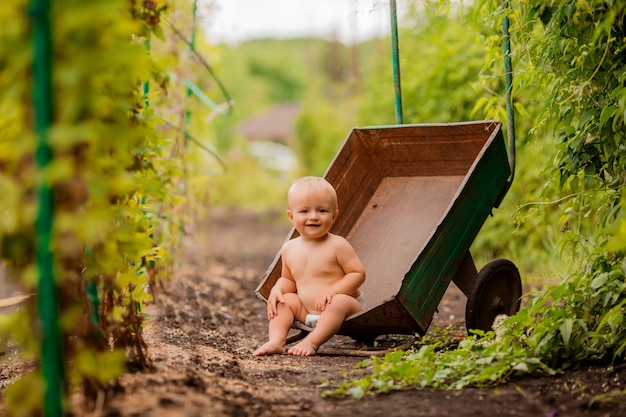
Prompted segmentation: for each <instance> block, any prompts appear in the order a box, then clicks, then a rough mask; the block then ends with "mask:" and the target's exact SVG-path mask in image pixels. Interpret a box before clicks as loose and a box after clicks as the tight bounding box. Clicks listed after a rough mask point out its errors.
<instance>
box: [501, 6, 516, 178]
mask: <svg viewBox="0 0 626 417" xmlns="http://www.w3.org/2000/svg"><path fill="white" fill-rule="evenodd" d="M504 7H509V2H508V1H506V0H505V1H504ZM504 13H505V15H504V18H503V19H502V33H503V35H504V45H503V48H504V89H505V99H506V121H507V137H508V146H507V153H508V157H509V167H511V176H510V177H509V179H508V183H509V184H511V183H512V182H513V178H514V177H515V112H514V111H513V103H512V94H511V93H512V90H513V64H512V63H511V36H510V34H509V17H508V16H507V15H506V10H505V11H504Z"/></svg>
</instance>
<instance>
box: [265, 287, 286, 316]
mask: <svg viewBox="0 0 626 417" xmlns="http://www.w3.org/2000/svg"><path fill="white" fill-rule="evenodd" d="M284 302H285V297H284V296H283V293H282V292H281V291H280V290H279V289H278V288H272V291H270V296H269V297H267V319H268V320H271V319H273V318H274V317H276V312H277V311H278V308H277V306H278V303H284Z"/></svg>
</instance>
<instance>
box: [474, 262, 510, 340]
mask: <svg viewBox="0 0 626 417" xmlns="http://www.w3.org/2000/svg"><path fill="white" fill-rule="evenodd" d="M521 297H522V280H521V278H520V274H519V271H518V269H517V267H516V266H515V264H514V263H513V262H511V261H509V260H508V259H494V260H492V261H490V262H488V263H487V265H485V266H484V267H483V268H482V269H481V270H480V272H478V276H477V277H476V280H475V281H474V284H473V286H472V290H471V291H470V293H469V295H468V297H467V305H466V307H465V325H466V327H467V331H468V333H469V331H470V330H472V329H479V330H483V331H489V330H491V327H492V325H493V322H494V320H495V318H496V317H497V316H499V315H500V314H506V315H507V316H512V315H513V314H515V313H516V312H517V311H518V310H519V308H520V302H521V300H520V299H521Z"/></svg>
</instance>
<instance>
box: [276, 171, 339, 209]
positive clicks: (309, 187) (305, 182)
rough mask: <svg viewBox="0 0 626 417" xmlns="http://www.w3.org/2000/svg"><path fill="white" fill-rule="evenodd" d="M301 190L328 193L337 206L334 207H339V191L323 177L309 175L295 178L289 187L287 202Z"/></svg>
mask: <svg viewBox="0 0 626 417" xmlns="http://www.w3.org/2000/svg"><path fill="white" fill-rule="evenodd" d="M300 192H303V193H316V192H323V193H328V194H329V195H330V196H331V198H332V201H333V204H334V206H335V207H334V208H335V209H337V208H338V207H337V192H336V191H335V188H333V186H332V185H331V184H330V183H329V182H328V181H326V180H325V179H324V178H322V177H314V176H309V177H301V178H298V179H297V180H295V181H294V182H293V184H291V187H289V192H288V193H287V204H289V202H290V201H291V197H292V196H293V195H294V194H295V193H300Z"/></svg>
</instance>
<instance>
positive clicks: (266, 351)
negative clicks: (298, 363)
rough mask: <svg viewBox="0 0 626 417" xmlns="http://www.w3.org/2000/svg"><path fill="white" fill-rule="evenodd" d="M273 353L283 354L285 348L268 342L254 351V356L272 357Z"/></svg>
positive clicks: (277, 343) (279, 344)
mask: <svg viewBox="0 0 626 417" xmlns="http://www.w3.org/2000/svg"><path fill="white" fill-rule="evenodd" d="M274 353H278V354H281V355H282V354H283V353H285V346H284V345H283V344H282V343H280V342H273V341H271V340H270V341H269V342H267V343H266V344H264V345H263V346H261V347H260V348H258V349H257V350H255V351H254V353H253V355H254V356H263V355H273V354H274Z"/></svg>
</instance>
